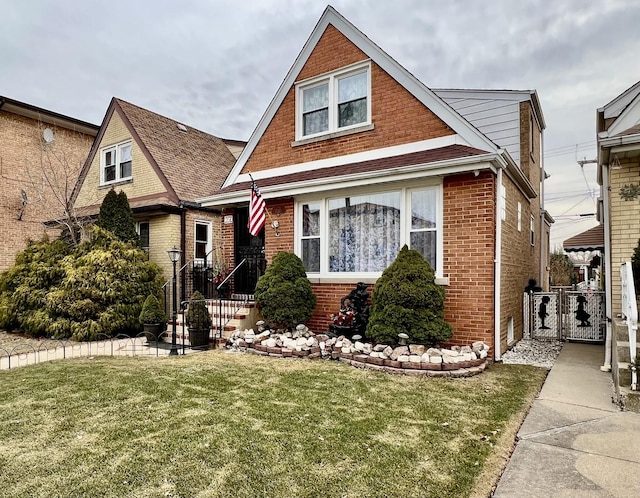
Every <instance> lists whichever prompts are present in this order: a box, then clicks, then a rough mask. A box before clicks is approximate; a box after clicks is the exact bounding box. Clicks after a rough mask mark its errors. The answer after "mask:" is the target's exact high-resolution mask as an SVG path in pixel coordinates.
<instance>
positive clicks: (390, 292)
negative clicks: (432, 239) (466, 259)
mask: <svg viewBox="0 0 640 498" xmlns="http://www.w3.org/2000/svg"><path fill="white" fill-rule="evenodd" d="M400 332H404V333H406V334H407V335H408V336H409V342H410V343H412V344H425V345H429V346H434V345H436V344H440V343H443V342H446V341H447V340H449V339H450V338H451V336H452V334H453V332H452V330H451V325H450V324H448V323H447V322H445V321H444V289H443V288H442V287H441V286H439V285H437V284H436V283H435V273H434V271H433V268H431V265H430V264H429V263H428V262H427V261H425V260H424V258H423V257H422V255H421V254H420V253H419V252H417V251H414V250H410V249H408V248H407V246H406V245H405V246H404V247H403V248H402V250H401V251H400V253H399V254H398V257H397V258H396V260H395V261H394V262H393V263H392V264H391V266H389V267H388V268H387V269H386V270H385V271H384V272H383V273H382V276H381V277H380V278H379V279H378V281H377V282H376V285H375V286H374V288H373V296H372V305H371V314H370V316H369V324H368V326H367V334H366V335H367V337H368V338H369V339H371V340H373V341H375V342H377V343H378V344H381V343H383V344H390V345H394V344H396V343H397V342H398V334H399V333H400Z"/></svg>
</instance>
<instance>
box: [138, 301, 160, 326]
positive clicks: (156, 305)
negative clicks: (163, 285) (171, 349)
mask: <svg viewBox="0 0 640 498" xmlns="http://www.w3.org/2000/svg"><path fill="white" fill-rule="evenodd" d="M139 319H140V323H141V324H143V325H144V324H145V323H163V322H166V321H167V317H166V315H165V314H164V310H163V309H162V306H161V305H160V300H159V299H158V298H157V297H156V296H155V295H154V294H149V295H148V296H147V298H146V299H145V300H144V303H143V304H142V311H141V312H140V316H139Z"/></svg>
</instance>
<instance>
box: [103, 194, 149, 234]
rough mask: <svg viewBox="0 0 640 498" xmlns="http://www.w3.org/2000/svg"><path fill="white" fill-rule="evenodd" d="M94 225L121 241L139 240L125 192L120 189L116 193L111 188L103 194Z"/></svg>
mask: <svg viewBox="0 0 640 498" xmlns="http://www.w3.org/2000/svg"><path fill="white" fill-rule="evenodd" d="M96 225H98V226H99V227H100V228H104V229H105V230H107V231H109V232H111V233H112V234H114V235H115V236H116V237H117V238H118V239H120V240H122V241H123V242H132V243H134V244H139V242H140V238H139V237H138V233H137V232H136V225H135V223H134V221H133V213H132V212H131V207H130V206H129V200H128V199H127V194H125V193H124V191H122V190H121V191H120V193H119V194H116V191H115V190H114V189H111V190H109V192H108V193H107V195H105V196H104V199H103V200H102V204H101V205H100V213H99V214H98V220H97V221H96Z"/></svg>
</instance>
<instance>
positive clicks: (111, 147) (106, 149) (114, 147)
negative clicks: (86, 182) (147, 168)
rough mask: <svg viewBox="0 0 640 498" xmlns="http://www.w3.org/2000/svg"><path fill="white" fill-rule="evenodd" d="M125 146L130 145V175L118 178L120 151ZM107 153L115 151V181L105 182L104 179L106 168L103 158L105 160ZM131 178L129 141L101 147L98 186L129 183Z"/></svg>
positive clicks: (131, 143)
mask: <svg viewBox="0 0 640 498" xmlns="http://www.w3.org/2000/svg"><path fill="white" fill-rule="evenodd" d="M125 145H131V175H130V176H124V177H121V176H120V150H121V149H122V147H124V146H125ZM109 151H115V153H116V163H115V167H116V179H115V180H110V181H107V180H106V179H105V173H106V171H105V170H106V166H107V165H106V163H105V158H106V154H107V152H109ZM132 178H133V142H132V141H131V140H125V141H124V142H119V143H117V144H113V145H109V146H107V147H103V148H102V149H100V186H103V185H113V184H115V183H120V182H125V181H129V180H131V179H132Z"/></svg>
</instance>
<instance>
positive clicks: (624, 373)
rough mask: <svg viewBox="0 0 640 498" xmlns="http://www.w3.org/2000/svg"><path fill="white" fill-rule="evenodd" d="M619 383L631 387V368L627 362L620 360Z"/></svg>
mask: <svg viewBox="0 0 640 498" xmlns="http://www.w3.org/2000/svg"><path fill="white" fill-rule="evenodd" d="M618 385H619V386H621V387H631V370H629V363H627V362H618Z"/></svg>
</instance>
